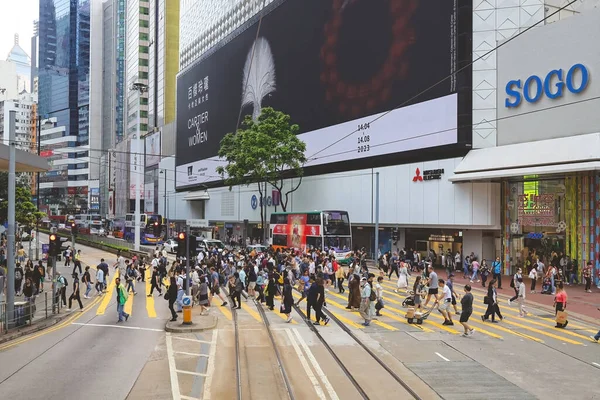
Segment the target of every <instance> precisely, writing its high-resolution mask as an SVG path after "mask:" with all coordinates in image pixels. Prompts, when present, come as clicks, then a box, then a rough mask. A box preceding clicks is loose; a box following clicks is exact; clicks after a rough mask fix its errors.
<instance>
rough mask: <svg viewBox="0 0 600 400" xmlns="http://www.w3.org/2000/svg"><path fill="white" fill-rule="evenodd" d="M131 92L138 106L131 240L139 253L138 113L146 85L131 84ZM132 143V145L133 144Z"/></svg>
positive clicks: (139, 180)
mask: <svg viewBox="0 0 600 400" xmlns="http://www.w3.org/2000/svg"><path fill="white" fill-rule="evenodd" d="M131 90H135V91H136V92H137V106H138V110H137V134H134V135H133V140H134V142H135V152H132V153H133V157H134V165H135V171H134V173H135V214H134V218H135V225H134V226H135V231H134V239H133V248H134V250H135V251H140V217H141V213H140V185H141V178H140V174H142V171H141V168H140V165H139V164H140V163H139V160H140V139H141V137H140V136H141V134H142V133H141V130H140V121H141V119H140V113H141V104H140V99H141V97H142V94H144V92H147V91H148V85H146V84H143V83H139V82H136V83H134V84H133V86H132V87H131ZM134 142H132V144H133V143H134Z"/></svg>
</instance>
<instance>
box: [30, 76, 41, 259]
mask: <svg viewBox="0 0 600 400" xmlns="http://www.w3.org/2000/svg"><path fill="white" fill-rule="evenodd" d="M31 84H33V82H32V83H31ZM35 110H36V113H37V114H38V115H37V135H36V136H37V154H38V156H39V155H40V153H41V151H40V149H41V142H42V117H41V115H39V109H38V108H37V106H36V109H35ZM35 194H36V203H37V210H38V212H39V211H40V173H39V172H37V173H36V178H35ZM30 243H31V242H30ZM35 259H36V260H39V259H40V221H39V219H37V218H36V219H35Z"/></svg>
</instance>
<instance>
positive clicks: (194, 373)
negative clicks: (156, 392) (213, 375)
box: [175, 369, 207, 398]
mask: <svg viewBox="0 0 600 400" xmlns="http://www.w3.org/2000/svg"><path fill="white" fill-rule="evenodd" d="M175 372H177V373H178V374H187V375H194V376H202V377H204V378H206V376H207V375H206V374H204V373H202V372H195V371H184V370H182V369H176V370H175ZM179 398H181V395H180V396H179Z"/></svg>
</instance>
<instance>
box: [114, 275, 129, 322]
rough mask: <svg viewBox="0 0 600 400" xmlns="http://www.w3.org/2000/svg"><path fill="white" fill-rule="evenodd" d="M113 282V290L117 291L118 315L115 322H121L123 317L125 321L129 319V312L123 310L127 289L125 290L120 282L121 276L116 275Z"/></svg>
mask: <svg viewBox="0 0 600 400" xmlns="http://www.w3.org/2000/svg"><path fill="white" fill-rule="evenodd" d="M115 284H116V289H115V291H116V293H117V314H118V316H119V319H118V320H117V323H120V322H123V318H125V321H127V320H128V319H129V314H127V313H126V312H125V303H126V302H127V298H128V296H129V295H128V294H127V290H125V287H124V286H123V284H122V283H121V278H119V277H117V278H116V279H115Z"/></svg>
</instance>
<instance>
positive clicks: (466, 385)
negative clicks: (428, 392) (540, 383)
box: [405, 361, 535, 400]
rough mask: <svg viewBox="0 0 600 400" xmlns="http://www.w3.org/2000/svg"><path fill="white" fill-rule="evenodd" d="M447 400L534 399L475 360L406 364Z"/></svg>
mask: <svg viewBox="0 0 600 400" xmlns="http://www.w3.org/2000/svg"><path fill="white" fill-rule="evenodd" d="M405 365H406V366H407V367H408V368H409V369H410V370H412V371H413V372H414V373H415V374H416V375H417V376H419V378H421V379H423V380H424V381H425V382H426V383H427V384H428V385H429V386H431V388H432V389H433V390H435V391H436V392H437V393H438V394H439V395H440V396H441V397H442V398H443V399H446V400H454V399H456V400H470V399H472V400H475V399H486V400H513V399H519V400H529V399H531V400H534V399H535V397H534V396H533V395H531V394H530V393H528V392H526V391H525V390H523V389H521V388H520V387H519V386H517V385H515V384H513V383H511V382H509V381H508V380H506V379H505V378H503V377H502V376H500V375H498V374H497V373H495V372H493V371H491V370H490V369H488V368H486V367H484V366H483V365H481V364H479V363H477V362H475V361H449V362H446V361H441V362H427V363H412V364H411V363H409V364H405Z"/></svg>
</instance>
